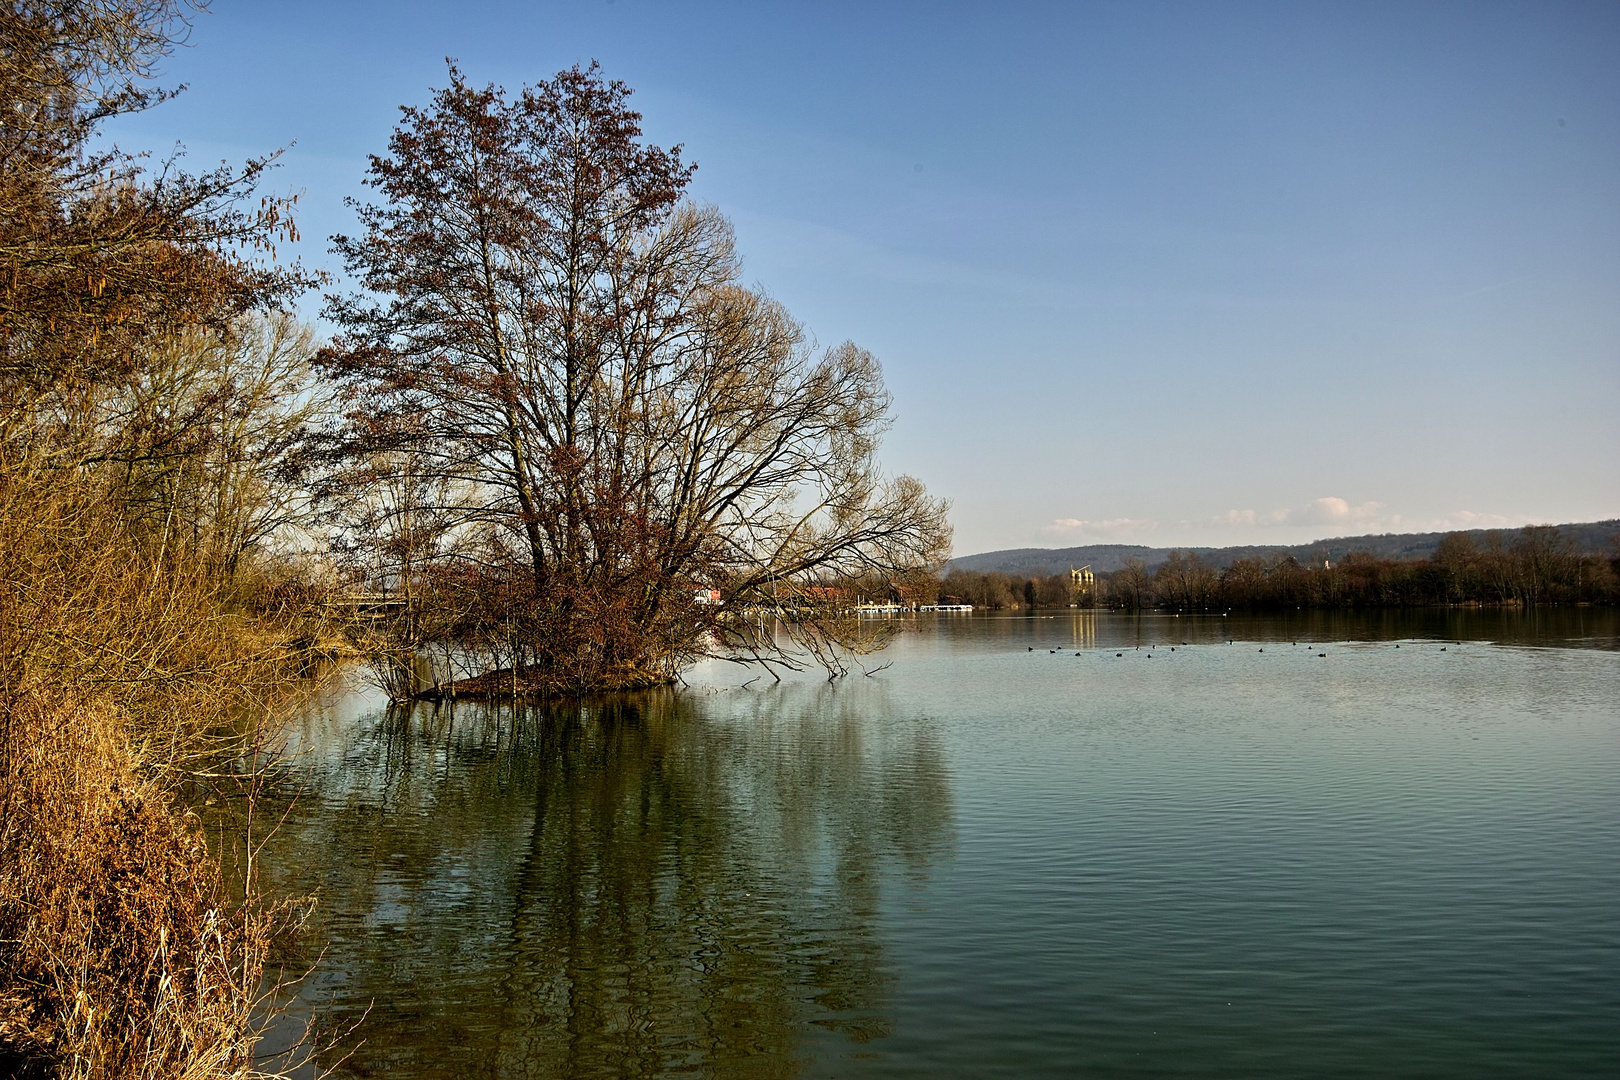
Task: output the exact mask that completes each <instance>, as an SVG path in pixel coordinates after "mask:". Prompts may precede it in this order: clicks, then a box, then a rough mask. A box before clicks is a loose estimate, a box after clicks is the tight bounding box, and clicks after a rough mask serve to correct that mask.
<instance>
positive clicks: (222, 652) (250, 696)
mask: <svg viewBox="0 0 1620 1080" xmlns="http://www.w3.org/2000/svg"><path fill="white" fill-rule="evenodd" d="M106 509H107V507H106V504H105V503H104V502H102V501H101V500H99V499H98V498H97V497H96V495H95V492H94V490H93V489H89V488H85V487H74V486H73V485H64V484H62V483H56V484H54V485H51V486H49V487H45V486H41V485H33V484H27V483H22V482H18V481H17V479H16V478H15V477H13V478H11V479H9V480H3V479H0V1074H16V1075H18V1076H29V1075H37V1076H61V1077H72V1078H75V1080H79V1078H84V1080H89V1078H101V1077H107V1078H111V1077H140V1078H151V1080H158V1078H180V1077H185V1078H196V1080H203V1078H211V1077H226V1076H251V1075H255V1074H256V1072H255V1066H254V1062H253V1047H254V1044H255V1041H256V1019H255V1018H256V1016H257V1015H259V1009H258V1006H259V1004H260V1002H261V992H260V981H261V977H262V974H263V970H264V963H265V955H266V949H267V947H268V942H269V936H270V934H271V932H272V930H273V929H275V927H276V926H277V925H278V924H280V923H283V922H285V921H286V920H287V918H288V917H289V913H288V911H287V910H285V909H267V908H266V907H265V906H264V905H263V904H262V903H260V902H259V901H258V900H257V898H255V897H253V896H252V895H251V881H250V882H249V890H248V895H247V896H246V898H244V897H243V895H241V894H240V893H239V892H237V891H236V890H235V889H233V888H229V887H227V884H226V879H225V875H224V874H223V873H222V864H221V860H220V855H221V853H220V852H217V851H216V852H210V850H209V848H208V845H207V843H206V842H205V837H204V833H203V830H202V828H201V826H200V823H199V822H198V821H197V819H196V818H195V817H194V816H193V815H191V814H189V813H188V812H186V810H185V809H184V807H183V806H182V805H181V803H180V802H179V801H178V800H177V798H176V790H177V787H178V785H179V784H180V783H182V782H183V781H184V780H185V779H186V778H187V777H188V776H190V775H191V774H192V773H193V772H194V771H195V770H197V769H198V768H200V767H202V766H204V765H205V764H206V763H208V762H211V761H217V760H219V758H220V757H221V756H222V755H223V756H227V757H228V756H231V755H233V754H236V753H239V752H240V751H241V749H242V748H243V747H244V746H245V745H246V744H247V741H248V740H249V739H250V738H251V736H252V733H253V731H254V730H255V727H254V720H255V717H256V716H257V717H260V718H262V716H263V713H264V707H265V702H266V701H267V700H268V699H269V697H270V696H271V695H272V694H273V693H274V690H275V687H276V685H277V683H278V680H279V681H281V682H285V681H286V678H287V677H286V675H285V669H286V668H287V666H288V665H287V661H286V655H285V650H284V646H285V634H284V630H283V628H278V627H275V626H267V625H266V624H265V623H264V622H263V621H262V620H260V619H255V618H253V617H251V616H249V615H246V614H242V613H241V612H240V608H239V605H237V604H235V603H234V599H233V597H232V596H231V595H230V594H229V590H228V589H227V588H225V587H224V586H222V585H221V584H220V583H217V582H210V581H208V580H207V579H206V578H205V577H203V576H202V575H201V574H199V573H197V572H195V571H194V570H192V569H190V568H189V567H188V565H187V563H186V561H185V558H184V553H183V552H176V551H175V550H174V548H173V547H172V546H171V545H170V544H168V543H163V544H162V545H161V546H160V549H159V550H157V551H154V550H152V549H151V548H150V546H149V545H148V544H146V543H145V542H144V540H143V538H140V537H137V536H132V535H129V534H128V532H127V531H126V530H124V529H123V528H121V527H120V526H119V525H118V523H117V518H116V515H109V514H107V513H106Z"/></svg>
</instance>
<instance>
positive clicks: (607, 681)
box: [413, 666, 675, 701]
mask: <svg viewBox="0 0 1620 1080" xmlns="http://www.w3.org/2000/svg"><path fill="white" fill-rule="evenodd" d="M674 681H675V677H674V676H673V675H670V674H668V673H666V672H662V671H652V670H648V669H647V668H643V667H638V666H626V667H622V668H618V669H616V670H613V671H610V672H608V673H607V674H606V675H604V676H602V677H600V678H597V679H593V680H592V681H591V682H590V683H589V684H588V685H586V684H581V683H580V682H579V681H578V680H575V679H569V678H567V677H566V676H560V675H559V674H558V673H557V672H555V671H541V670H539V669H535V668H519V669H517V671H515V672H514V671H513V670H512V669H511V668H499V669H497V670H495V671H486V672H484V673H483V674H482V675H475V676H473V677H472V678H470V679H456V680H455V681H453V682H448V683H442V684H439V685H437V686H429V687H424V688H423V689H422V690H420V691H418V692H417V693H416V694H415V695H413V696H414V697H415V699H416V700H418V701H456V700H461V701H543V700H546V699H549V698H558V697H570V696H575V695H579V694H593V693H603V692H609V691H614V690H646V689H649V688H651V687H654V686H669V685H670V684H671V683H673V682H674Z"/></svg>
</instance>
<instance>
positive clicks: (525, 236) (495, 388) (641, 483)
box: [322, 65, 949, 687]
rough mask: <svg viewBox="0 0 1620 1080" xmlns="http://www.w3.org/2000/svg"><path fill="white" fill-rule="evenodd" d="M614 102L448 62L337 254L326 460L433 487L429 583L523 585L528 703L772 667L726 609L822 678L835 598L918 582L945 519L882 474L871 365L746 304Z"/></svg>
mask: <svg viewBox="0 0 1620 1080" xmlns="http://www.w3.org/2000/svg"><path fill="white" fill-rule="evenodd" d="M629 93H630V91H629V90H628V89H627V88H626V87H625V86H623V84H621V83H618V82H613V81H608V80H606V79H604V78H602V77H601V76H600V74H599V73H598V71H597V69H596V68H595V66H594V65H593V66H592V67H591V68H589V69H584V70H581V69H579V68H575V69H573V70H571V71H565V72H562V73H561V74H559V75H558V76H557V77H556V78H555V79H553V80H551V81H549V82H546V83H542V84H540V85H538V86H534V87H528V88H525V89H523V90H522V91H521V92H520V93H519V94H518V95H516V97H515V98H509V97H508V95H506V94H505V93H504V92H503V91H501V90H499V89H496V88H494V87H487V88H484V89H476V88H474V87H472V86H469V85H468V84H467V82H466V81H465V79H464V78H463V77H462V75H461V73H460V72H459V71H457V70H456V69H455V68H454V67H453V66H452V67H451V69H450V85H449V87H448V88H446V89H444V90H442V91H439V92H438V93H437V94H435V96H434V98H433V102H432V105H431V106H430V107H428V108H426V109H413V108H407V109H405V110H403V112H404V120H403V122H402V124H401V125H400V127H399V128H398V129H397V130H396V131H395V132H394V135H393V137H392V138H391V140H390V143H389V153H388V154H387V155H386V156H378V157H374V158H373V159H372V165H371V170H370V177H369V179H368V181H367V182H368V184H369V185H370V186H371V187H372V188H373V190H375V191H376V192H377V193H378V195H379V196H380V201H379V202H378V203H375V204H366V205H357V209H358V211H359V214H360V219H361V224H362V227H363V232H362V234H361V235H360V236H358V237H353V238H350V237H337V238H336V240H335V243H336V247H337V250H338V251H339V252H340V253H341V254H342V255H343V257H344V259H345V262H346V264H347V267H348V270H349V272H350V273H351V274H352V275H353V276H354V277H355V279H356V280H357V281H359V282H360V283H361V285H362V286H363V291H360V292H357V293H355V294H351V295H348V296H339V297H332V298H330V302H329V305H328V314H329V316H330V317H331V318H332V319H333V320H334V321H335V322H336V323H338V324H339V325H340V326H341V327H342V328H343V330H344V333H343V335H342V336H341V337H340V338H339V339H337V340H336V341H335V342H334V343H333V345H332V347H331V348H330V349H328V350H326V351H325V352H324V353H323V355H322V363H323V364H324V365H325V367H326V369H327V371H328V372H329V373H330V374H331V376H332V377H333V379H335V380H336V381H337V382H338V383H339V384H340V385H341V386H342V387H343V389H344V392H345V394H346V395H347V398H348V401H349V418H350V419H349V423H348V425H347V427H346V428H345V429H344V431H343V432H342V433H341V434H340V435H339V436H338V438H337V439H336V441H335V443H334V446H335V449H336V452H337V455H338V456H339V457H341V458H343V459H345V460H349V461H353V460H360V459H374V458H376V457H377V456H378V455H399V454H409V455H412V460H414V461H417V462H420V463H421V464H422V466H423V468H425V469H426V470H427V471H428V472H429V473H430V474H431V475H433V476H434V477H436V478H438V479H440V480H441V481H442V482H443V483H444V485H445V490H444V497H443V501H442V505H440V506H439V507H437V509H438V510H440V511H441V512H443V513H446V514H447V515H449V516H450V518H451V519H452V520H451V522H450V524H449V527H448V533H447V535H448V536H450V537H452V538H453V539H454V541H455V545H454V547H455V550H454V551H453V552H451V551H447V552H446V553H445V556H444V558H442V559H440V560H438V563H439V565H440V566H443V565H444V564H445V563H447V562H456V561H460V562H463V563H467V564H471V565H476V566H479V567H482V568H484V569H486V570H487V571H488V572H489V573H491V574H494V575H496V576H498V577H501V578H503V579H504V578H506V577H509V576H510V575H511V574H512V573H513V572H514V570H515V568H518V567H521V569H522V572H523V573H524V574H525V575H526V577H527V579H528V581H529V588H528V590H527V595H528V597H529V599H528V600H527V601H526V603H527V604H528V605H529V607H530V611H529V612H528V613H527V615H526V618H525V620H524V624H525V627H526V629H525V636H526V650H527V655H528V657H529V669H530V671H529V674H530V676H531V677H532V681H535V682H537V683H539V684H541V685H545V686H558V687H582V686H592V685H602V684H603V683H605V682H622V681H636V680H647V679H662V678H668V677H670V676H671V675H673V674H674V673H675V672H676V671H678V669H679V668H680V666H681V665H683V664H684V663H686V662H688V661H690V660H691V659H692V658H694V657H695V656H697V655H699V654H701V653H704V652H710V651H714V650H716V649H718V650H720V651H723V652H726V653H728V654H729V655H733V656H737V657H743V656H746V657H748V658H752V659H760V660H764V661H766V662H771V661H772V660H776V661H786V660H787V659H788V657H787V654H786V652H785V651H784V650H783V649H782V648H780V647H779V646H778V644H777V642H776V639H775V638H772V637H770V636H769V635H761V634H759V633H757V632H751V631H750V630H749V627H750V626H755V627H757V626H758V623H757V621H753V622H751V621H750V620H749V619H746V618H741V617H740V615H741V613H742V612H743V611H744V610H745V609H747V610H751V611H755V612H757V611H760V610H764V609H767V608H768V609H770V610H772V611H775V612H779V613H791V614H792V616H793V618H792V619H790V620H789V622H788V623H787V625H788V626H789V628H790V630H789V635H790V636H791V637H794V638H795V640H796V642H797V644H798V645H799V646H801V647H802V648H804V649H806V650H808V651H809V652H810V654H811V655H814V656H819V657H822V658H824V659H825V658H826V657H828V656H835V655H836V653H837V651H838V649H839V648H841V647H846V646H847V647H854V648H862V647H866V646H869V645H870V644H872V642H869V641H864V640H863V639H862V638H861V636H860V635H857V634H854V633H853V632H850V631H849V630H848V627H846V620H842V619H838V618H832V617H831V616H832V614H833V613H834V612H835V611H836V609H837V608H838V607H839V604H838V602H837V601H836V599H835V596H836V590H835V589H834V588H833V583H835V582H837V581H842V580H849V579H854V578H858V577H861V576H862V575H868V574H881V575H884V576H887V577H905V576H907V575H913V574H915V573H917V572H919V571H920V570H923V569H928V568H931V567H932V566H933V565H934V564H936V563H937V562H939V561H940V560H941V559H942V558H943V555H944V554H945V552H946V550H947V548H948V544H949V526H948V524H947V522H946V519H945V507H944V504H942V503H941V502H939V501H937V500H934V499H932V498H930V497H929V496H928V495H927V493H926V492H925V491H924V489H923V487H922V485H921V484H920V483H918V482H917V481H916V480H913V479H911V478H909V477H898V478H894V479H889V478H885V477H884V476H883V475H882V474H881V473H880V471H879V470H878V467H877V465H876V460H875V454H876V450H877V447H878V442H879V439H880V437H881V435H882V433H883V431H884V429H885V427H886V425H887V423H888V409H889V404H890V400H889V396H888V394H887V392H886V391H885V389H884V387H883V382H882V375H881V369H880V367H879V365H878V363H877V361H876V359H875V358H873V357H872V356H871V354H869V353H867V352H865V351H864V350H862V349H859V348H857V347H855V346H854V345H849V344H845V345H841V346H838V347H835V348H831V349H827V350H817V349H815V348H814V347H813V346H812V345H811V344H810V342H809V341H808V340H807V337H806V335H805V333H804V331H803V329H802V328H801V327H800V326H799V325H798V324H797V323H796V322H795V321H794V320H793V319H792V318H791V317H790V316H789V315H788V314H787V312H786V311H785V310H784V309H783V308H782V307H781V305H779V304H777V303H775V302H774V301H772V300H770V299H769V298H768V297H766V296H763V295H761V294H760V293H758V292H757V291H754V290H751V289H748V288H746V287H744V286H743V285H742V284H741V283H740V280H739V278H740V265H739V259H738V256H737V254H736V251H735V247H734V242H733V236H732V232H731V228H730V226H729V224H728V223H727V222H726V221H725V219H724V218H722V217H721V216H720V215H719V214H718V213H717V212H716V211H714V210H713V209H710V208H706V207H701V206H695V205H692V204H690V203H688V202H685V201H683V200H682V193H683V190H684V188H685V186H686V184H687V182H688V180H689V178H690V176H691V171H692V167H691V166H689V165H687V164H685V163H683V162H682V160H681V156H680V149H679V148H678V147H677V148H675V149H673V150H664V149H660V148H658V147H655V146H650V145H647V144H646V143H645V142H643V141H642V139H641V132H640V127H639V121H640V117H639V114H637V113H635V112H633V111H631V110H630V109H629V108H628V107H627V105H626V99H627V98H628V96H629ZM699 589H702V590H704V594H703V595H704V598H705V599H707V598H708V590H710V589H719V590H720V592H721V596H722V599H721V602H719V603H715V604H711V603H699V602H698V598H697V597H698V590H699ZM830 590H831V591H830ZM835 666H836V665H835Z"/></svg>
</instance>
